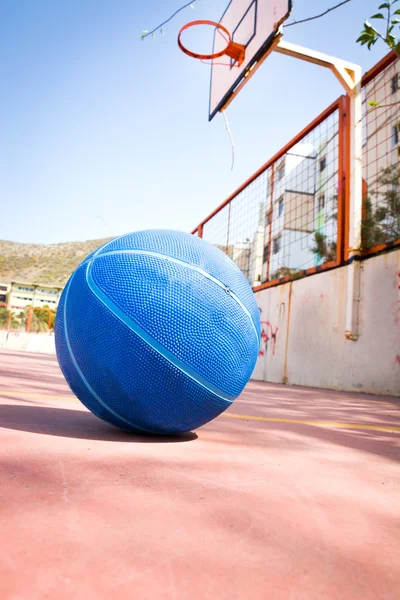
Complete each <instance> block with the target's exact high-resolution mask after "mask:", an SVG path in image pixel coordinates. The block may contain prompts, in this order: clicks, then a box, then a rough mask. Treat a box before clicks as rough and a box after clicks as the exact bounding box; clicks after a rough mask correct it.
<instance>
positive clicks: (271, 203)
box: [263, 163, 275, 281]
mask: <svg viewBox="0 0 400 600" xmlns="http://www.w3.org/2000/svg"><path fill="white" fill-rule="evenodd" d="M274 185H275V163H272V166H271V186H270V199H269V225H268V227H269V233H268V252H267V272H266V281H269V276H270V264H271V244H272V226H273V219H274ZM264 223H265V221H264ZM264 226H265V225H264ZM263 250H264V249H263Z"/></svg>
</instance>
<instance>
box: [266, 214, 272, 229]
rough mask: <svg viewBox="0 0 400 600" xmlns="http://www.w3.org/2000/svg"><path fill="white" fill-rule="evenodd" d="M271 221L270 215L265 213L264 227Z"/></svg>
mask: <svg viewBox="0 0 400 600" xmlns="http://www.w3.org/2000/svg"><path fill="white" fill-rule="evenodd" d="M270 223H271V215H270V214H269V213H267V214H266V215H265V227H267V226H268V225H269V224H270Z"/></svg>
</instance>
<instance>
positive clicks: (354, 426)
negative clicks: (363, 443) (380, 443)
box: [221, 413, 400, 431]
mask: <svg viewBox="0 0 400 600" xmlns="http://www.w3.org/2000/svg"><path fill="white" fill-rule="evenodd" d="M221 416H222V417H228V418H230V419H244V420H246V421H263V422H266V423H291V424H295V425H314V426H315V427H333V428H340V429H371V430H375V431H400V426H399V425H362V424H360V423H337V422H336V421H299V420H298V419H278V418H274V417H256V416H250V415H235V414H233V413H224V414H222V415H221Z"/></svg>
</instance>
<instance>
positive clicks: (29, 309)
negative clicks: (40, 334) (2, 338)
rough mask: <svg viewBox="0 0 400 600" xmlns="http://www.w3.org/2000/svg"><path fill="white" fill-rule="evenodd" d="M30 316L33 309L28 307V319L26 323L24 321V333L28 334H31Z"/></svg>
mask: <svg viewBox="0 0 400 600" xmlns="http://www.w3.org/2000/svg"><path fill="white" fill-rule="evenodd" d="M32 314H33V308H32V306H30V307H29V308H28V318H27V321H26V333H30V332H31V325H32Z"/></svg>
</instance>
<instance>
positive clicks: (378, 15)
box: [370, 13, 386, 19]
mask: <svg viewBox="0 0 400 600" xmlns="http://www.w3.org/2000/svg"><path fill="white" fill-rule="evenodd" d="M370 18H371V19H385V18H386V17H384V16H383V14H382V13H376V15H372V17H370Z"/></svg>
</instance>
